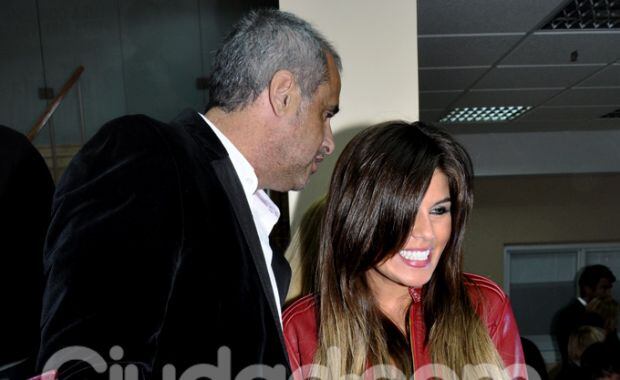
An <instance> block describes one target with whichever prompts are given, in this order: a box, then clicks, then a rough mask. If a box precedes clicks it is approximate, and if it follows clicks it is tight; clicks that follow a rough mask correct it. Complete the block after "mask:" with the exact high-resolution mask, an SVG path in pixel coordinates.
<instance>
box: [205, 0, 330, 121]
mask: <svg viewBox="0 0 620 380" xmlns="http://www.w3.org/2000/svg"><path fill="white" fill-rule="evenodd" d="M328 54H329V55H331V56H332V57H333V59H334V62H335V63H336V66H337V67H338V70H339V71H341V70H342V64H341V61H340V56H339V55H338V53H336V50H335V49H334V47H333V46H332V45H331V44H330V43H329V42H328V41H327V40H326V39H325V38H324V37H323V36H322V35H321V33H319V32H318V31H317V30H315V29H314V28H313V27H312V26H311V25H310V24H309V23H307V22H306V21H304V20H302V19H300V18H298V17H296V16H294V15H292V14H291V13H287V12H282V11H278V10H275V9H261V10H254V11H251V12H250V13H248V14H247V15H246V16H244V17H243V18H242V19H241V20H240V21H239V22H238V23H237V24H236V25H235V28H234V29H233V31H232V32H231V33H230V34H229V35H228V37H226V39H225V40H224V44H223V45H222V47H221V48H220V49H219V50H218V51H217V53H216V55H215V61H214V65H213V71H212V72H211V77H210V81H209V89H210V94H209V95H210V101H209V107H208V108H210V107H216V106H217V107H221V108H223V109H224V110H225V111H226V112H230V111H234V110H238V109H241V108H243V107H245V106H247V105H249V104H250V103H252V102H253V101H254V100H256V98H258V96H259V95H260V93H261V92H262V91H263V90H264V89H265V88H266V87H267V86H268V85H269V82H270V81H271V78H272V77H273V75H274V74H275V73H276V72H277V71H278V70H288V71H290V72H292V73H293V75H294V76H295V80H296V81H297V83H298V84H299V87H300V88H301V95H302V97H303V98H304V99H305V100H307V99H309V98H311V97H312V95H313V94H314V92H315V91H316V89H317V88H318V87H319V85H320V84H321V83H324V82H326V81H327V80H328V79H329V78H328V75H329V72H328V70H327V55H328Z"/></svg>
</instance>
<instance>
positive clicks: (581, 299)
mask: <svg viewBox="0 0 620 380" xmlns="http://www.w3.org/2000/svg"><path fill="white" fill-rule="evenodd" d="M577 301H579V302H580V303H581V304H582V305H583V306H586V305H587V304H588V303H587V302H586V300H584V299H583V298H581V297H577Z"/></svg>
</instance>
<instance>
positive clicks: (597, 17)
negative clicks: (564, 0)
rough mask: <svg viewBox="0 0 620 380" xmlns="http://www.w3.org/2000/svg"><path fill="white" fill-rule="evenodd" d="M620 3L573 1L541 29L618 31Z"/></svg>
mask: <svg viewBox="0 0 620 380" xmlns="http://www.w3.org/2000/svg"><path fill="white" fill-rule="evenodd" d="M618 28H620V1H617V0H573V1H570V2H569V3H568V4H567V5H566V7H565V8H564V9H562V10H560V11H559V12H558V14H556V15H555V17H554V18H553V19H552V20H551V21H549V22H548V23H547V24H546V25H545V26H543V27H542V29H551V30H558V29H559V30H561V29H577V30H579V29H618Z"/></svg>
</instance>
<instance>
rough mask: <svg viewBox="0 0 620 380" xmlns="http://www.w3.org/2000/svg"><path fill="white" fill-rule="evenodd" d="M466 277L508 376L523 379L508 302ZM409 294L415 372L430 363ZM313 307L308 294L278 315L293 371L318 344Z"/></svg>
mask: <svg viewBox="0 0 620 380" xmlns="http://www.w3.org/2000/svg"><path fill="white" fill-rule="evenodd" d="M466 276H467V277H468V278H469V279H470V280H471V281H469V282H468V284H467V289H468V291H469V296H470V298H471V300H472V303H473V304H474V305H475V308H476V313H477V314H478V316H479V317H480V318H481V319H482V321H483V322H484V323H485V324H486V326H487V328H488V331H489V335H490V336H491V339H492V340H493V343H494V344H495V347H496V348H497V351H498V352H499V354H500V356H501V357H502V359H503V361H504V364H505V365H506V367H507V369H508V373H509V375H510V377H511V378H512V379H514V378H519V377H521V378H524V379H527V371H526V368H525V359H524V357H523V350H522V348H521V339H520V336H519V330H518V328H517V324H516V322H515V318H514V315H513V314H512V308H511V307H510V300H509V299H508V297H507V296H506V294H505V293H504V292H503V291H502V290H501V289H500V287H499V286H497V284H495V283H494V282H492V281H491V280H489V279H487V278H485V277H482V276H478V275H474V274H466ZM410 293H411V296H412V299H413V302H412V304H411V309H410V311H409V312H410V315H409V318H410V321H411V345H412V353H413V358H414V365H415V367H416V369H418V368H420V367H422V366H424V365H426V364H430V363H431V358H430V353H429V351H428V347H427V346H426V345H424V336H425V334H426V326H425V325H424V317H423V311H422V302H421V301H422V294H421V293H422V292H421V291H420V289H411V290H410ZM316 308H317V307H316V303H315V297H314V296H313V295H308V296H305V297H303V298H301V299H299V300H297V301H296V302H294V303H293V304H292V305H291V306H289V307H288V308H287V309H286V310H285V311H284V315H283V316H282V319H283V326H284V340H285V342H286V347H287V350H288V355H289V360H290V363H291V369H292V370H293V372H295V371H296V370H297V369H298V368H300V367H302V366H304V365H307V364H312V362H313V359H314V354H315V352H316V349H317V343H318V342H317V336H318V335H317V321H316V312H317V310H316ZM515 364H517V365H515ZM519 364H520V365H519ZM302 372H303V375H304V377H305V376H307V375H308V373H306V371H304V370H303V369H302Z"/></svg>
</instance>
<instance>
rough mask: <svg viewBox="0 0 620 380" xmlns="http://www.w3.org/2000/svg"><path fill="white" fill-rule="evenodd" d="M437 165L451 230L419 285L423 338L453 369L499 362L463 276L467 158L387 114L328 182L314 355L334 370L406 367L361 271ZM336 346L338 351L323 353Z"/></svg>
mask: <svg viewBox="0 0 620 380" xmlns="http://www.w3.org/2000/svg"><path fill="white" fill-rule="evenodd" d="M435 169H439V170H441V171H442V172H443V173H444V174H445V175H446V176H447V177H448V180H449V187H450V198H451V201H452V206H451V213H452V234H451V237H450V239H449V241H448V243H447V245H446V247H445V249H444V251H443V254H442V256H441V259H440V261H439V263H438V265H437V268H436V269H435V271H434V273H433V275H432V277H431V279H430V281H429V282H428V283H427V284H426V285H425V286H424V289H423V292H424V294H425V297H424V301H423V302H424V304H423V308H424V319H425V322H426V326H427V335H426V337H425V340H426V342H425V343H426V344H429V348H430V352H431V356H432V359H433V361H434V362H435V363H438V364H443V365H446V366H448V367H450V368H451V369H453V370H454V371H455V372H456V373H460V371H461V370H462V369H463V367H464V365H466V364H474V365H475V364H482V363H491V364H495V365H500V366H501V365H502V364H501V359H500V358H499V355H498V354H497V351H496V350H495V347H494V346H493V343H492V341H491V339H490V337H489V335H488V332H487V330H486V327H485V326H484V325H483V324H482V322H481V321H480V319H479V318H478V316H477V315H476V312H475V310H474V306H473V305H472V303H471V301H470V298H469V297H468V293H467V291H466V289H465V285H464V283H465V281H466V278H465V277H464V275H463V270H462V267H463V252H462V245H463V235H464V232H465V224H466V220H467V217H468V215H469V212H470V210H471V207H472V203H473V193H472V192H473V190H472V181H473V171H472V164H471V160H470V158H469V156H468V154H467V152H466V151H465V150H464V148H463V147H462V146H461V145H460V144H458V143H457V142H456V141H455V140H454V139H453V138H452V137H451V136H449V135H448V134H447V133H445V132H443V131H441V130H439V129H437V128H434V127H431V126H427V125H425V124H423V123H421V122H416V123H413V124H409V123H406V122H389V123H385V124H382V125H378V126H375V127H371V128H368V129H366V130H365V131H363V132H361V133H360V134H358V135H357V136H356V137H354V138H353V139H352V140H351V142H350V143H349V144H348V145H347V146H346V147H345V149H344V151H343V152H342V155H341V156H340V158H339V159H338V162H337V163H336V167H335V169H334V173H333V175H332V180H331V183H330V188H329V193H328V197H327V207H326V211H325V215H324V220H323V229H322V232H321V245H320V250H319V270H318V278H317V289H319V294H318V302H319V321H320V324H319V348H318V351H317V354H316V356H315V362H316V364H319V365H328V364H330V365H329V366H328V367H330V368H331V371H332V372H331V375H332V376H333V377H339V376H342V375H345V374H356V375H361V374H363V373H364V371H365V370H366V368H367V366H368V365H381V364H391V365H395V366H396V367H398V368H399V369H400V370H401V371H403V373H404V374H406V375H407V376H410V375H411V372H412V369H413V363H412V360H411V354H410V350H409V349H408V347H409V344H408V341H407V338H406V337H405V336H403V334H402V333H401V332H400V330H399V329H398V328H397V327H396V326H395V325H394V324H393V323H392V322H391V321H390V320H389V319H388V318H387V317H386V316H385V315H384V314H383V313H382V312H381V311H380V310H379V308H378V306H377V305H376V303H375V300H374V298H373V295H372V292H371V290H370V288H369V286H368V284H367V282H366V276H365V273H366V272H367V271H368V270H369V269H371V268H373V267H375V266H376V265H378V264H380V263H381V262H383V261H384V260H386V259H388V258H390V257H392V255H394V254H395V253H396V252H397V251H398V250H399V249H400V248H401V247H402V246H403V245H404V244H405V242H406V240H407V237H408V235H409V233H410V231H411V228H412V227H413V222H414V221H415V215H416V212H417V210H418V207H419V204H420V202H421V200H422V198H423V196H424V194H425V192H426V190H427V188H428V186H429V183H430V180H431V177H432V175H433V173H434V171H435ZM334 346H335V347H337V348H339V354H340V357H339V358H334V357H330V352H331V353H333V351H330V350H329V348H330V347H334ZM334 360H338V362H337V363H334ZM334 364H338V366H334ZM333 368H339V369H333ZM338 372H339V373H338ZM493 376H494V378H497V377H495V376H496V374H493Z"/></svg>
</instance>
